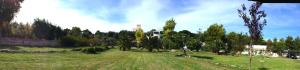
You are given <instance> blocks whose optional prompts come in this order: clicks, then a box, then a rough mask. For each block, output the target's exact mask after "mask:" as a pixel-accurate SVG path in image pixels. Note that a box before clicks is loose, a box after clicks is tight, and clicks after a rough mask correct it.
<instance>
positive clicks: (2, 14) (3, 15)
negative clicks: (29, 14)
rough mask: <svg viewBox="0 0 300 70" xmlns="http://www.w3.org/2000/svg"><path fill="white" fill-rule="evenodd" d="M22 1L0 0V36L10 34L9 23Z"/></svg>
mask: <svg viewBox="0 0 300 70" xmlns="http://www.w3.org/2000/svg"><path fill="white" fill-rule="evenodd" d="M23 1H24V0H0V36H7V35H8V33H9V32H10V30H9V28H8V27H9V22H10V21H11V20H12V19H13V18H14V16H15V15H16V13H17V12H19V9H20V8H21V3H22V2H23Z"/></svg>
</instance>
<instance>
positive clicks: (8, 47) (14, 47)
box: [0, 45, 20, 50]
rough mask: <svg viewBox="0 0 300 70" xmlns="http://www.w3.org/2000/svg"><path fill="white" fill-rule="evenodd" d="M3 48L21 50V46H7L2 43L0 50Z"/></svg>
mask: <svg viewBox="0 0 300 70" xmlns="http://www.w3.org/2000/svg"><path fill="white" fill-rule="evenodd" d="M1 49H8V50H19V49H20V48H19V47H17V46H7V45H0V50H1Z"/></svg>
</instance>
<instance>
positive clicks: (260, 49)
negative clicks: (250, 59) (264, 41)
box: [242, 45, 278, 57]
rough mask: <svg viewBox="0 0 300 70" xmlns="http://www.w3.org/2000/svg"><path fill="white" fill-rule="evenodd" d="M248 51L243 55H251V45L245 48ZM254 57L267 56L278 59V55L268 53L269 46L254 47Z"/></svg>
mask: <svg viewBox="0 0 300 70" xmlns="http://www.w3.org/2000/svg"><path fill="white" fill-rule="evenodd" d="M245 47H246V49H245V50H244V51H243V52H242V54H249V52H248V50H249V45H246V46H245ZM252 49H253V55H265V56H270V57H278V54H277V53H273V52H267V45H252Z"/></svg>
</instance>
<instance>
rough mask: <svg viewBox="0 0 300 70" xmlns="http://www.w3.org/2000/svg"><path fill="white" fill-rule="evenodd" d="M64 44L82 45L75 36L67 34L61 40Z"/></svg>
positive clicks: (71, 45)
mask: <svg viewBox="0 0 300 70" xmlns="http://www.w3.org/2000/svg"><path fill="white" fill-rule="evenodd" d="M60 44H61V45H62V46H68V47H74V46H75V47H76V46H80V40H79V39H78V38H76V37H73V36H65V37H63V38H62V39H61V40H60Z"/></svg>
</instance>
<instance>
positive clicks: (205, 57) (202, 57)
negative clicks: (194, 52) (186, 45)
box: [192, 56, 214, 60]
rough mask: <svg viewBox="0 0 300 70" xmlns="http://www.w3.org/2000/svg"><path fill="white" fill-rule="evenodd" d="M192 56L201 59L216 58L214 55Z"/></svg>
mask: <svg viewBox="0 0 300 70" xmlns="http://www.w3.org/2000/svg"><path fill="white" fill-rule="evenodd" d="M192 57H195V58H199V59H209V60H212V59H214V58H213V57H210V56H192Z"/></svg>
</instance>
